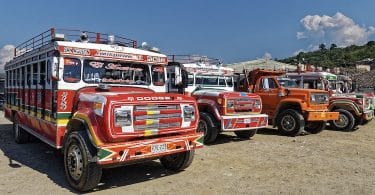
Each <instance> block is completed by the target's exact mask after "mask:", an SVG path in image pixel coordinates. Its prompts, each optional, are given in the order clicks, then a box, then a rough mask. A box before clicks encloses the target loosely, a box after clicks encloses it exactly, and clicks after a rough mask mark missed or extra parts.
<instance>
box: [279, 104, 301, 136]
mask: <svg viewBox="0 0 375 195" xmlns="http://www.w3.org/2000/svg"><path fill="white" fill-rule="evenodd" d="M304 125H305V122H304V119H303V116H302V115H301V114H300V113H299V112H297V111H296V110H293V109H287V110H285V111H283V112H281V113H280V115H279V116H278V122H277V127H278V129H279V131H280V132H281V134H283V135H287V136H296V135H299V134H300V133H301V132H302V131H303V128H304Z"/></svg>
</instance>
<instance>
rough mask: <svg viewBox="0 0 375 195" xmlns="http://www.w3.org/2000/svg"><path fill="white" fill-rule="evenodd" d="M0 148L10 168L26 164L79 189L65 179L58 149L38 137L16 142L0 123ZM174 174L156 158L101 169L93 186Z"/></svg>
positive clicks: (127, 182) (138, 180)
mask: <svg viewBox="0 0 375 195" xmlns="http://www.w3.org/2000/svg"><path fill="white" fill-rule="evenodd" d="M0 150H1V151H2V152H3V153H4V155H5V156H6V157H7V158H8V159H9V163H8V165H9V169H17V168H21V167H23V166H27V167H29V168H31V169H33V170H35V171H38V172H40V173H42V174H43V175H46V176H47V177H48V178H49V179H51V181H52V182H54V183H55V184H56V185H58V186H60V187H62V188H66V189H68V190H69V191H71V192H73V193H78V192H77V191H75V190H74V189H72V188H71V187H70V186H69V184H68V182H67V180H66V179H65V172H64V164H63V155H62V153H61V151H60V150H56V149H54V148H52V147H50V146H49V145H47V144H45V143H43V142H41V141H39V140H37V139H34V141H32V142H30V143H26V144H17V143H15V142H14V139H13V135H12V125H11V124H6V125H4V124H2V125H0ZM173 174H175V172H172V171H168V170H166V169H164V168H163V167H162V165H161V164H160V163H159V162H158V161H150V162H146V163H142V164H136V165H128V166H124V167H118V168H112V169H104V170H103V175H102V179H101V183H100V185H99V186H98V188H97V189H95V190H104V189H109V188H115V187H120V186H126V185H131V184H135V183H140V182H146V181H148V180H152V179H157V178H160V177H165V176H169V175H173Z"/></svg>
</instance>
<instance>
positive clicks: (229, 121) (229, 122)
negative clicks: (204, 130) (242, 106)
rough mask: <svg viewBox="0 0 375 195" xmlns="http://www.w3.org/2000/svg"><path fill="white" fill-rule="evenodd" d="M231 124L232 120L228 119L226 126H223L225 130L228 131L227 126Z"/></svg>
mask: <svg viewBox="0 0 375 195" xmlns="http://www.w3.org/2000/svg"><path fill="white" fill-rule="evenodd" d="M231 123H232V119H229V120H228V121H227V124H226V125H225V129H229V128H228V127H229V125H230V124H231Z"/></svg>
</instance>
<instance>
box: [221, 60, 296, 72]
mask: <svg viewBox="0 0 375 195" xmlns="http://www.w3.org/2000/svg"><path fill="white" fill-rule="evenodd" d="M225 66H227V67H230V68H233V69H234V72H236V73H242V71H243V69H248V70H253V69H257V68H259V69H268V70H289V71H290V70H296V69H297V66H295V65H291V64H285V63H281V62H277V61H274V60H269V59H257V60H250V61H245V62H237V63H232V64H226V65H225Z"/></svg>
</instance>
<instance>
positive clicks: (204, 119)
mask: <svg viewBox="0 0 375 195" xmlns="http://www.w3.org/2000/svg"><path fill="white" fill-rule="evenodd" d="M215 122H216V121H215V119H214V117H213V116H212V115H211V114H209V113H206V112H201V113H200V120H199V123H198V129H197V132H202V133H203V134H204V138H203V142H204V143H205V144H208V143H212V142H213V141H215V139H216V137H217V135H218V134H219V128H218V127H217V126H216V124H215Z"/></svg>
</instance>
